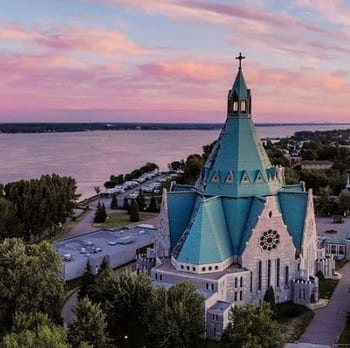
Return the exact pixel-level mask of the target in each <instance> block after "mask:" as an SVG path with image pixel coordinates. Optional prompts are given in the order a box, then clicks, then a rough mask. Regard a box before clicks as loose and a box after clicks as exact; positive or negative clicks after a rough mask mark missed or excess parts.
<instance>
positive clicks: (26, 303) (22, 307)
mask: <svg viewBox="0 0 350 348" xmlns="http://www.w3.org/2000/svg"><path fill="white" fill-rule="evenodd" d="M61 263H62V260H61V258H60V257H59V256H58V255H57V253H56V252H55V251H54V249H53V247H52V245H51V244H49V243H48V242H41V243H38V244H32V245H25V244H24V243H23V241H22V240H20V239H14V238H13V239H5V240H4V241H3V242H2V243H0V327H1V328H3V329H6V328H9V327H11V325H12V322H13V318H14V315H15V313H16V312H23V313H32V312H43V313H47V314H48V316H49V318H50V319H53V320H55V321H57V322H59V321H60V320H61V306H62V304H63V300H64V281H63V280H62V278H61V269H62V266H61Z"/></svg>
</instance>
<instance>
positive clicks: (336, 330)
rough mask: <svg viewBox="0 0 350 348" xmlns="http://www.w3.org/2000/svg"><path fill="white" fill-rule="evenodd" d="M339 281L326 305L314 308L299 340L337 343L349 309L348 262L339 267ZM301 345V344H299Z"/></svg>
mask: <svg viewBox="0 0 350 348" xmlns="http://www.w3.org/2000/svg"><path fill="white" fill-rule="evenodd" d="M340 273H342V275H343V277H342V279H341V280H340V281H339V283H338V286H337V287H336V289H335V291H334V293H333V296H332V298H331V299H330V301H329V303H328V306H327V307H324V308H320V309H317V310H315V316H314V319H313V320H312V322H311V324H310V325H309V326H308V327H307V329H306V331H305V332H304V334H303V335H302V336H301V338H300V342H305V343H313V344H322V345H328V346H331V345H332V344H334V343H337V341H338V339H339V337H340V335H341V333H342V331H343V329H344V326H345V322H346V313H347V311H350V293H349V289H350V262H348V263H346V264H345V265H344V267H343V268H342V269H341V271H340ZM300 347H301V346H300Z"/></svg>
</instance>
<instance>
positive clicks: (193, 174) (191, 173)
mask: <svg viewBox="0 0 350 348" xmlns="http://www.w3.org/2000/svg"><path fill="white" fill-rule="evenodd" d="M203 165H204V158H203V157H202V156H201V155H199V154H192V155H189V156H188V157H187V160H186V163H185V168H184V182H185V183H186V184H194V183H195V181H196V180H197V178H198V176H199V173H200V169H201V167H202V166H203Z"/></svg>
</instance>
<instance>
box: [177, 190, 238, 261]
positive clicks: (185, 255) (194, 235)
mask: <svg viewBox="0 0 350 348" xmlns="http://www.w3.org/2000/svg"><path fill="white" fill-rule="evenodd" d="M185 235H186V238H184V240H183V241H181V240H180V241H179V243H180V245H177V246H176V248H175V250H174V251H175V255H173V256H175V257H176V259H177V261H178V262H184V263H191V264H195V265H201V264H208V263H217V262H222V261H224V260H226V259H227V258H229V257H230V256H232V249H231V240H230V237H229V233H228V230H227V226H226V221H225V216H224V213H223V209H222V203H221V199H220V198H219V197H214V198H210V199H202V198H200V197H199V198H198V207H197V209H195V210H194V214H193V216H192V219H191V222H190V224H189V226H188V230H187V231H185ZM177 253H178V255H176V254H177Z"/></svg>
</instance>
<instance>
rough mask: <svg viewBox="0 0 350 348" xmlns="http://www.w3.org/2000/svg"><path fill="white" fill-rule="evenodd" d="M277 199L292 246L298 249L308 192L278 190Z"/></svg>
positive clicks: (301, 236)
mask: <svg viewBox="0 0 350 348" xmlns="http://www.w3.org/2000/svg"><path fill="white" fill-rule="evenodd" d="M278 200H279V205H280V209H281V213H282V217H283V221H284V223H285V224H286V225H287V229H288V232H289V234H290V235H291V237H292V238H293V243H294V246H295V247H296V248H297V249H299V250H300V248H301V243H302V240H303V231H304V222H305V215H306V209H307V200H308V194H307V192H295V193H292V192H280V193H279V194H278Z"/></svg>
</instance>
